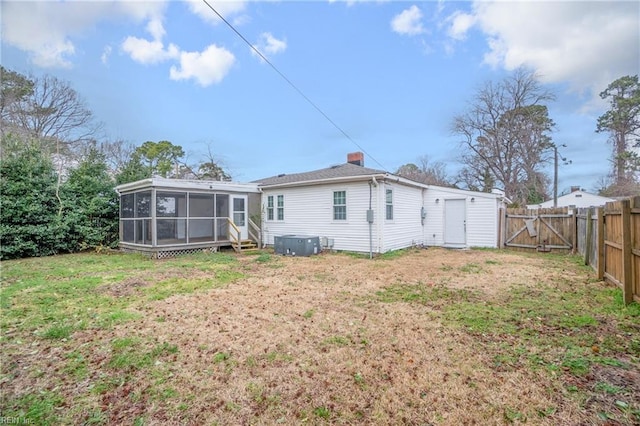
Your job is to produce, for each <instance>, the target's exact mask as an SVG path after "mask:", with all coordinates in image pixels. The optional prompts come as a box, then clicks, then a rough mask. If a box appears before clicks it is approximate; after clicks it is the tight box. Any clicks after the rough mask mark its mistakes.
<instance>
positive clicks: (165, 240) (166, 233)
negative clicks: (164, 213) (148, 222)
mask: <svg viewBox="0 0 640 426" xmlns="http://www.w3.org/2000/svg"><path fill="white" fill-rule="evenodd" d="M156 223H157V225H158V245H168V244H185V243H186V242H187V221H186V220H185V219H156Z"/></svg>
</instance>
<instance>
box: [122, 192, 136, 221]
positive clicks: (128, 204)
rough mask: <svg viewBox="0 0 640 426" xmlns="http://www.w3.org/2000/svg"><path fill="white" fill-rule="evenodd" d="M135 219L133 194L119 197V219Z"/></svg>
mask: <svg viewBox="0 0 640 426" xmlns="http://www.w3.org/2000/svg"><path fill="white" fill-rule="evenodd" d="M132 217H135V194H124V195H122V196H121V197H120V218H123V219H130V218H132Z"/></svg>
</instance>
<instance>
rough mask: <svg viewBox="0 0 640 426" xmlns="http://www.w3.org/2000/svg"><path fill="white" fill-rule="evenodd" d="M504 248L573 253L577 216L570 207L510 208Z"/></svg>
mask: <svg viewBox="0 0 640 426" xmlns="http://www.w3.org/2000/svg"><path fill="white" fill-rule="evenodd" d="M502 225H503V226H502V230H501V241H502V244H501V245H502V246H503V247H508V248H511V249H515V250H524V251H528V250H537V251H545V252H546V251H551V250H552V249H555V250H563V251H572V250H573V247H574V246H575V241H574V238H575V232H574V227H575V225H574V217H573V212H570V211H569V208H568V207H560V208H552V209H538V210H536V209H507V210H506V211H504V214H503V217H502Z"/></svg>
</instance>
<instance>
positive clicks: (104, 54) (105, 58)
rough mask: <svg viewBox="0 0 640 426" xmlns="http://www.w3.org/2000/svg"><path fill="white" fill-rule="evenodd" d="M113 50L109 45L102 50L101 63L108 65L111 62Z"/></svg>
mask: <svg viewBox="0 0 640 426" xmlns="http://www.w3.org/2000/svg"><path fill="white" fill-rule="evenodd" d="M111 51H112V48H111V46H109V45H106V46H105V47H104V49H103V50H102V55H101V56H100V61H101V62H102V63H103V64H104V65H106V64H107V62H109V57H110V56H111Z"/></svg>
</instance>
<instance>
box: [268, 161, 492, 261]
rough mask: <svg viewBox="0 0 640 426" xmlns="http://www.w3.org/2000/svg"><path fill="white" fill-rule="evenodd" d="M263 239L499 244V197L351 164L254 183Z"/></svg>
mask: <svg viewBox="0 0 640 426" xmlns="http://www.w3.org/2000/svg"><path fill="white" fill-rule="evenodd" d="M255 183H257V184H258V185H259V187H260V189H261V191H262V235H263V240H264V242H265V243H266V244H273V243H274V237H276V236H282V235H291V234H294V235H309V236H319V237H321V238H322V240H323V241H324V242H325V244H328V245H329V246H330V247H332V248H333V249H336V250H348V251H358V252H369V251H371V252H373V253H384V252H387V251H390V250H396V249H401V248H405V247H410V246H412V245H429V246H446V247H458V248H465V247H472V246H476V247H497V245H498V217H499V215H498V209H499V208H500V207H501V206H502V205H503V204H504V201H503V198H504V197H503V196H502V195H501V194H495V193H484V192H474V191H465V190H459V189H452V188H445V187H438V186H431V185H424V184H422V183H419V182H415V181H412V180H409V179H405V178H402V177H400V176H396V175H393V174H390V173H388V172H385V171H382V170H375V169H370V168H367V167H364V157H363V154H362V153H352V154H349V156H348V162H347V163H345V164H340V165H337V166H333V167H329V168H325V169H321V170H314V171H310V172H305V173H295V174H280V175H277V176H273V177H269V178H265V179H260V180H258V181H255Z"/></svg>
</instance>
